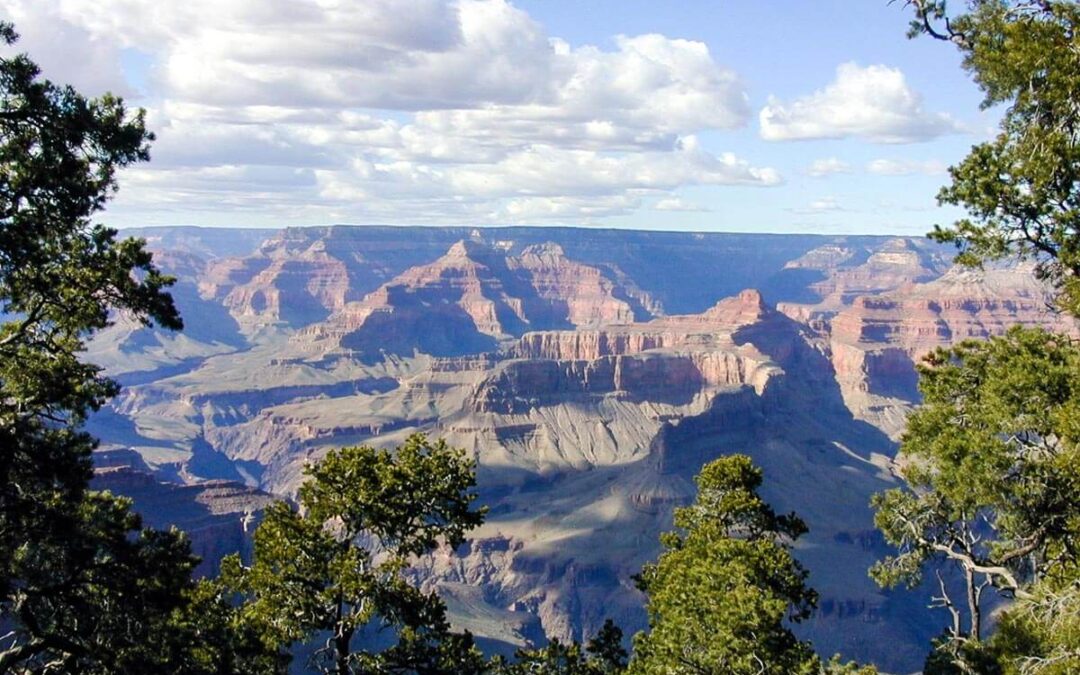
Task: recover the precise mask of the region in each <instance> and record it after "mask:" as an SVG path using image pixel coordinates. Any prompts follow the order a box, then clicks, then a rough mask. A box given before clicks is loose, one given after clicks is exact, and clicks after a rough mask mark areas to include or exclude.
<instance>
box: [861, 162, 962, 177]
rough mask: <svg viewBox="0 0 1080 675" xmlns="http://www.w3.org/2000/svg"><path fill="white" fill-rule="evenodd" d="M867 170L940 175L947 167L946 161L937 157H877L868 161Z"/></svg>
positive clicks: (874, 172) (886, 173) (893, 174)
mask: <svg viewBox="0 0 1080 675" xmlns="http://www.w3.org/2000/svg"><path fill="white" fill-rule="evenodd" d="M866 170H867V171H868V172H870V173H873V174H877V175H879V176H910V175H913V174H923V175H926V176H938V175H941V174H943V173H945V171H946V170H947V167H946V166H945V162H942V161H939V160H936V159H928V160H917V159H875V160H872V161H870V162H868V163H867V165H866Z"/></svg>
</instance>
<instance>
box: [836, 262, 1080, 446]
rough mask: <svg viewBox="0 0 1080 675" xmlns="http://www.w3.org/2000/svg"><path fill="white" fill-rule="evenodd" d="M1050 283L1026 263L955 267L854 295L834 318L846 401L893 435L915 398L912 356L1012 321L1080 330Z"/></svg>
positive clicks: (990, 333) (990, 331)
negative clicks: (1055, 300) (1055, 305)
mask: <svg viewBox="0 0 1080 675" xmlns="http://www.w3.org/2000/svg"><path fill="white" fill-rule="evenodd" d="M1050 302H1051V295H1050V291H1049V289H1048V288H1047V287H1046V286H1045V285H1043V284H1042V283H1040V282H1039V281H1037V280H1036V279H1035V278H1034V275H1033V273H1032V270H1031V269H1030V268H1029V267H1026V266H1015V265H1013V266H1008V267H990V268H988V269H986V270H971V269H965V268H954V269H951V270H950V271H949V272H948V273H946V274H944V275H943V276H941V277H940V278H938V279H935V280H933V281H930V282H928V283H924V284H915V285H911V286H909V287H907V288H905V289H904V290H902V291H896V292H892V293H885V294H881V295H867V296H860V297H858V298H855V299H854V301H853V302H852V303H851V305H850V306H849V307H847V308H846V309H844V310H843V311H841V312H839V313H838V314H837V315H836V316H835V317H833V318H832V319H831V320H830V321H829V331H830V333H831V339H830V350H831V353H832V361H833V366H834V369H835V371H836V376H837V381H838V382H839V384H840V386H841V390H842V391H843V393H844V398H845V401H847V404H848V406H849V407H850V408H851V409H852V410H853V411H854V412H855V414H856V415H857V416H859V417H860V418H862V419H866V420H867V421H870V422H872V423H874V424H876V425H878V426H879V427H880V428H883V429H885V430H886V431H888V432H889V433H890V434H891V435H893V436H898V435H899V433H900V432H901V431H902V429H903V421H904V418H905V414H906V411H907V409H908V408H909V407H910V405H911V404H912V403H915V402H917V400H918V391H917V388H916V382H917V378H916V375H915V366H914V364H915V362H917V361H918V360H919V359H921V358H922V357H923V356H925V355H926V354H927V353H929V352H930V351H932V350H933V349H935V348H937V347H942V346H948V345H952V344H956V343H957V342H960V341H963V340H968V339H985V338H988V337H992V336H995V335H1001V334H1003V333H1004V332H1005V331H1006V330H1008V329H1009V328H1010V327H1012V326H1016V325H1021V326H1032V327H1042V328H1047V329H1050V330H1055V331H1061V332H1067V333H1074V334H1075V333H1076V332H1077V326H1076V323H1075V322H1074V321H1073V320H1071V319H1069V318H1068V317H1066V316H1064V315H1061V314H1058V313H1056V312H1054V311H1052V310H1051V309H1050Z"/></svg>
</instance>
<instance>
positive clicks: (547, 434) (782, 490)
mask: <svg viewBox="0 0 1080 675" xmlns="http://www.w3.org/2000/svg"><path fill="white" fill-rule="evenodd" d="M154 236H155V237H156V239H155V241H156V242H157V244H158V245H159V246H164V247H165V249H166V250H171V249H170V247H172V248H173V249H175V251H174V252H173V253H170V257H169V258H167V260H169V261H170V262H169V264H170V265H172V266H173V267H175V268H176V269H177V270H179V271H181V272H182V282H181V284H182V285H179V286H178V287H177V289H178V292H182V293H181V294H180V295H178V297H180V298H182V299H183V302H184V303H185V304H184V306H183V307H182V309H183V310H184V312H185V315H186V319H187V324H188V326H189V332H188V333H186V334H182V335H181V336H180V337H176V336H170V335H168V334H165V333H160V332H157V331H144V330H143V329H139V328H137V327H129V328H130V329H129V328H124V327H123V326H122V324H121V323H118V324H117V326H114V327H113V328H111V329H109V331H107V332H106V333H104V334H103V335H102V336H101V337H99V339H98V340H97V341H95V342H94V343H93V344H92V345H91V346H90V350H89V352H88V353H89V354H90V355H91V357H93V358H96V359H98V361H99V362H100V363H101V364H102V365H104V366H106V367H107V369H108V372H110V373H113V374H115V375H118V376H119V377H120V378H121V380H122V381H123V382H124V383H125V385H126V386H125V390H124V392H123V393H122V394H121V395H120V396H119V397H118V398H117V399H116V400H115V401H114V402H113V404H112V405H111V406H110V407H109V408H108V409H106V410H104V411H102V413H101V414H99V415H97V416H95V418H94V419H92V420H91V430H92V431H93V432H94V433H95V434H97V435H99V436H101V437H102V438H103V439H104V441H105V443H106V446H104V447H109V448H112V450H111V451H110V453H109V454H106V455H102V456H101V457H100V458H99V460H100V466H101V467H102V468H101V469H100V473H99V475H98V477H97V479H96V480H97V481H98V484H100V485H102V486H111V487H110V489H114V490H116V491H117V492H120V493H123V494H131V495H132V496H133V497H134V498H135V501H136V505H137V507H138V508H140V509H144V510H146V511H147V513H148V519H150V522H151V523H154V524H157V523H162V524H165V523H169V522H175V523H176V524H178V525H181V526H183V527H185V528H188V527H190V528H193V529H194V530H196V531H197V532H201V533H204V534H200V535H199V537H200V539H199V541H200V542H202V543H200V544H199V546H200V547H202V548H200V550H201V551H203V552H204V553H205V554H206V555H207V560H208V561H212V560H214V559H215V556H217V555H219V554H220V553H222V552H223V551H224V550H226V549H229V550H237V549H239V550H242V549H243V546H244V544H243V537H242V536H240V535H239V534H238V533H237V531H236V524H237V523H238V522H239V519H238V518H237V517H236V514H237V510H236V509H241V505H244V504H247V503H248V501H251V500H253V501H254V502H258V500H259V499H264V498H268V497H266V496H265V495H264V494H263V493H260V492H256V490H264V491H266V492H268V493H271V494H275V495H279V496H285V497H287V496H289V495H291V494H292V493H293V492H294V491H295V490H296V488H297V486H298V485H299V482H300V480H301V479H302V471H303V468H304V466H306V465H307V463H309V462H315V461H318V460H319V458H320V457H322V456H323V455H324V454H325V453H326V452H327V451H328V450H329V449H330V448H333V447H340V446H343V445H349V444H358V443H368V444H375V445H379V446H386V447H389V446H393V445H396V444H398V443H400V442H401V441H402V440H404V439H405V438H406V437H407V436H408V435H409V434H411V433H413V432H416V431H423V432H426V433H429V434H432V435H435V436H439V437H443V438H445V439H446V440H447V441H448V442H449V443H450V444H452V445H454V446H458V447H463V448H466V449H467V450H468V451H469V452H471V453H473V454H474V456H475V457H476V458H477V460H478V475H479V489H480V491H481V494H482V499H483V502H484V503H485V504H487V505H488V506H489V507H490V509H491V510H490V513H489V517H488V521H487V523H486V524H485V525H484V526H483V527H482V528H480V529H479V530H478V531H477V532H476V533H474V538H473V539H472V541H471V542H469V543H468V544H466V545H465V547H464V548H463V549H462V550H460V551H458V555H455V556H451V555H449V552H446V551H441V552H438V553H436V554H435V555H433V556H431V557H430V558H428V559H425V560H422V561H420V563H419V564H418V565H417V566H416V568H415V569H414V570H412V572H411V573H412V574H414V575H415V578H416V580H417V581H418V582H419V583H421V584H423V585H424V586H425V587H426V588H433V589H438V590H439V592H440V593H442V594H443V596H444V597H445V598H447V602H448V604H449V606H450V608H451V615H452V617H453V619H454V621H455V622H457V623H458V625H460V626H462V627H467V628H469V629H470V630H472V631H473V632H474V633H476V634H477V635H479V636H481V637H482V638H483V639H485V640H487V642H485V644H486V645H489V646H493V645H495V644H496V643H499V644H503V645H504V646H506V645H511V646H512V645H521V644H525V643H529V642H532V643H535V642H536V641H538V640H541V639H542V638H543V636H544V635H547V636H551V637H559V638H575V639H582V638H586V637H588V636H589V635H590V634H591V633H592V632H594V631H595V630H596V629H597V628H598V627H599V626H600V625H602V623H603V620H604V619H605V618H607V617H608V616H611V617H613V618H615V619H616V620H617V621H618V622H619V623H620V624H621V625H622V626H623V627H624V628H625V629H627V630H629V631H633V630H636V629H638V628H640V627H641V626H642V625H643V621H644V615H643V613H642V608H641V600H642V599H641V597H640V595H638V594H637V592H636V591H635V590H634V589H633V584H632V582H631V580H630V577H631V576H632V575H633V574H635V573H636V572H638V571H639V570H640V567H641V565H642V564H644V563H645V562H647V561H649V560H650V559H652V558H653V557H654V556H655V555H656V553H657V551H658V543H657V537H658V535H659V534H660V533H661V532H663V531H665V530H667V529H669V528H670V527H671V513H672V509H674V508H675V507H677V506H678V505H680V504H683V503H686V502H687V501H688V500H690V499H691V498H692V496H693V490H694V485H693V482H692V478H693V476H694V474H695V473H696V472H697V471H698V470H699V469H700V467H701V466H702V464H704V463H705V462H707V461H709V460H710V459H712V458H714V457H716V456H719V455H721V454H725V453H731V452H745V453H748V454H750V455H751V456H752V457H753V458H754V460H755V461H756V462H758V463H759V464H760V465H761V466H762V467H763V468H764V471H765V477H766V494H767V496H768V497H769V499H770V500H771V501H773V502H774V504H775V505H776V507H777V508H778V509H780V510H796V511H798V512H799V513H800V515H802V516H803V517H804V518H805V519H806V520H807V522H808V523H809V524H810V527H811V532H810V534H809V535H808V536H807V538H806V539H805V541H804V543H802V544H801V545H800V548H799V550H798V554H799V556H800V557H801V558H802V559H803V560H804V562H805V563H806V564H807V566H808V567H809V569H810V570H811V573H812V576H811V579H810V581H811V584H812V585H813V586H815V587H816V588H818V589H819V590H820V591H821V593H822V603H821V607H822V609H821V611H820V612H819V613H818V614H817V615H816V616H815V618H814V619H813V620H811V621H810V622H808V623H806V624H804V625H803V626H801V627H800V631H802V633H803V634H805V635H807V636H810V637H812V638H813V639H814V641H815V643H816V644H817V645H818V646H819V648H820V649H822V650H823V651H824V652H826V653H831V652H832V651H841V652H843V653H844V654H845V655H846V656H848V657H852V658H863V659H872V660H875V661H877V662H878V663H879V664H881V665H882V666H884V667H885V668H886V669H889V670H894V671H898V672H899V671H910V670H913V669H915V668H917V667H918V665H919V664H920V663H921V659H922V653H921V649H922V648H923V647H922V646H923V645H925V644H926V643H927V640H928V639H929V638H930V637H932V636H933V635H936V634H937V633H938V631H939V630H940V627H941V620H942V617H940V616H937V615H935V614H933V613H931V612H929V611H928V610H926V608H925V607H924V606H923V605H924V604H925V603H923V602H922V598H921V597H917V596H916V595H915V594H902V593H890V594H886V593H883V592H882V591H880V590H879V589H877V588H876V587H875V586H874V585H873V584H872V583H871V582H870V580H869V579H868V578H867V576H866V568H867V567H868V566H869V565H870V564H871V563H872V562H873V560H874V559H876V558H877V557H879V556H881V555H883V554H885V553H886V552H887V548H886V547H884V546H883V543H882V541H881V540H880V538H879V537H877V536H876V535H875V530H874V528H873V522H872V518H871V514H870V512H869V508H868V506H867V503H868V500H869V498H870V495H871V494H873V493H874V492H876V491H878V490H881V489H884V488H887V487H889V486H892V485H895V479H894V477H893V476H892V474H891V470H890V467H891V461H892V457H893V454H894V453H895V450H896V444H895V442H894V439H895V438H896V435H897V433H898V432H899V430H901V429H902V428H903V422H904V417H905V415H906V413H907V411H908V410H909V409H910V407H911V406H912V405H913V404H914V403H915V402H916V400H917V392H916V389H915V385H916V378H915V371H914V366H913V363H914V360H915V359H917V358H919V357H920V356H921V355H922V354H924V353H925V352H926V351H927V350H929V349H932V348H934V347H935V346H939V345H945V344H951V343H953V342H955V341H956V340H959V339H964V338H968V337H985V336H988V335H993V334H997V333H1000V332H1002V331H1003V330H1005V329H1006V328H1007V326H1009V325H1012V324H1014V323H1023V324H1027V325H1045V326H1050V327H1055V328H1071V326H1069V325H1067V322H1065V321H1064V320H1062V319H1061V318H1060V317H1058V316H1055V315H1053V314H1052V313H1050V312H1048V311H1047V310H1046V307H1045V298H1046V294H1045V289H1044V288H1043V287H1041V286H1040V285H1038V284H1037V283H1034V282H1032V281H1031V280H1030V275H1029V274H1028V271H1027V270H1016V269H1014V268H1009V267H1002V268H1000V269H997V268H995V269H991V270H988V271H987V272H985V273H979V274H977V273H973V272H970V271H961V270H952V271H947V270H948V257H949V253H948V252H947V251H945V250H943V249H941V248H939V247H937V246H935V245H933V244H930V243H928V242H925V241H922V240H916V239H902V238H881V237H877V238H875V237H796V236H786V235H785V236H769V235H724V234H716V235H707V234H686V233H662V232H616V231H607V230H573V229H567V228H495V229H490V230H483V231H480V230H476V231H470V230H466V229H462V228H447V229H440V228H416V229H410V230H404V229H400V228H378V227H371V228H367V227H364V228H346V227H331V228H305V229H289V230H285V231H282V232H280V233H275V234H273V236H271V237H269V238H268V239H267V240H266V241H265V242H264V243H263V244H261V245H259V246H256V244H255V243H254V242H251V243H250V246H249V247H248V249H249V250H246V251H245V250H243V247H241V246H240V245H239V244H236V243H235V242H233V243H232V244H230V243H229V240H228V238H227V237H225V236H224V235H222V234H221V233H218V232H214V233H208V234H206V235H205V237H206V239H205V241H202V240H200V238H199V237H200V234H199V232H198V231H192V230H187V229H183V230H177V231H175V232H173V231H171V230H168V231H164V232H162V233H160V234H155V235H154ZM237 236H238V237H240V235H237ZM245 241H250V240H246V239H245ZM200 242H201V243H200ZM215 249H217V250H218V251H219V252H217V253H215ZM755 288H759V289H761V290H760V292H759V291H757V290H751V289H755ZM207 326H212V327H213V331H211V330H209V328H207ZM110 331H111V332H110ZM151 473H152V474H153V476H152V477H151ZM221 479H231V480H232V481H233V482H229V483H222V482H220V481H221ZM163 481H164V482H163ZM245 484H246V486H247V487H245V486H244V485H245ZM125 491H126V492H125ZM155 500H157V501H155ZM200 500H201V501H200ZM207 500H209V502H208V501H207ZM211 503H212V504H229V503H235V504H236V506H235V508H234V507H227V508H226V507H221V508H219V507H218V506H209V505H208V504H211ZM228 508H233V510H231V511H230V510H228ZM242 508H243V509H247V508H248V506H243V507H242ZM215 509H217V510H216V511H215ZM245 512H246V511H245ZM170 514H171V515H170ZM218 540H220V541H223V542H225V544H223V545H222V547H220V548H215V546H216V544H213V542H215V541H218ZM208 564H210V563H209V562H208Z"/></svg>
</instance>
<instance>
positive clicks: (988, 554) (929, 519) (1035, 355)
mask: <svg viewBox="0 0 1080 675" xmlns="http://www.w3.org/2000/svg"><path fill="white" fill-rule="evenodd" d="M919 371H920V375H921V381H920V390H921V391H922V394H923V405H922V406H921V407H920V408H919V409H918V410H916V411H915V413H913V414H912V416H911V417H910V418H909V420H908V428H907V431H906V432H905V434H904V437H903V441H902V444H901V448H900V451H901V455H902V456H903V457H904V461H905V467H904V469H903V470H902V475H903V477H904V479H905V480H906V482H907V487H906V488H905V489H896V490H891V491H888V492H885V493H882V494H880V495H878V496H876V497H875V499H874V506H875V508H876V509H877V516H876V522H877V525H878V527H879V528H881V530H882V532H883V533H884V534H885V538H886V539H887V540H888V541H889V542H890V543H892V544H894V545H896V546H897V547H898V549H899V550H898V553H897V554H896V555H894V556H890V557H887V558H886V559H884V560H882V561H881V562H880V563H878V564H877V565H876V566H875V567H874V568H873V570H872V575H873V576H874V578H875V579H877V580H878V581H879V582H880V583H881V584H883V585H885V586H893V585H896V584H900V583H907V584H909V585H914V584H915V583H918V582H919V581H920V580H921V579H922V578H923V575H924V574H925V572H926V570H927V569H933V570H935V574H936V575H937V579H938V583H937V586H938V588H939V594H938V595H937V597H936V598H935V604H936V605H938V606H940V607H942V608H944V609H945V610H947V611H948V612H949V614H950V616H951V619H952V621H951V625H950V628H949V631H948V634H947V635H946V637H945V639H944V640H943V642H942V644H941V648H942V649H943V650H945V651H946V652H947V655H948V659H947V660H948V661H949V662H953V663H968V662H974V661H977V660H978V659H979V658H982V657H978V656H976V653H977V652H978V651H979V650H982V649H983V646H982V645H981V641H982V640H983V639H984V637H985V636H986V625H985V624H986V622H985V620H984V615H985V613H986V612H987V611H988V607H990V606H991V605H988V602H987V598H985V597H984V594H986V593H988V592H989V593H994V594H999V595H1002V596H1004V597H1005V598H1007V599H1011V598H1019V599H1021V600H1025V601H1026V600H1032V601H1034V600H1035V599H1036V597H1037V596H1038V595H1039V594H1040V593H1042V594H1043V595H1045V589H1043V590H1041V591H1035V590H1033V589H1032V584H1033V583H1035V582H1036V581H1037V580H1046V583H1054V582H1052V581H1051V580H1053V579H1057V580H1059V582H1060V581H1061V580H1063V579H1064V578H1067V577H1069V576H1070V575H1071V572H1070V570H1075V566H1076V562H1077V555H1078V553H1080V538H1078V537H1080V502H1078V501H1077V499H1076V495H1077V494H1078V492H1077V489H1078V488H1080V451H1078V449H1077V439H1078V438H1080V436H1078V434H1080V426H1078V425H1080V414H1078V413H1080V378H1078V377H1077V375H1078V374H1080V346H1078V345H1077V344H1076V343H1074V342H1073V341H1072V340H1071V339H1069V338H1067V337H1064V336H1060V335H1054V334H1052V333H1047V332H1045V331H1041V330H1034V329H1023V328H1014V329H1012V330H1010V331H1009V332H1008V333H1007V334H1006V335H1004V336H1002V337H998V338H992V339H990V340H987V341H971V342H965V343H962V344H960V345H957V346H955V347H952V348H949V349H940V350H938V351H937V352H935V353H934V354H932V355H931V356H930V357H929V358H928V359H927V360H926V363H925V364H924V365H922V366H920V368H919ZM943 569H944V570H945V572H946V573H945V574H944V575H943V574H942V573H941V570H943ZM953 569H955V570H956V571H957V572H958V573H959V575H960V577H961V579H962V584H961V587H962V591H961V592H960V593H955V592H953V589H952V588H951V584H950V578H951V573H950V571H951V570H953ZM1063 575H1064V576H1063ZM1020 611H1021V613H1018V614H1017V615H1016V617H1017V619H1016V621H1019V617H1020V616H1021V614H1022V612H1023V611H1026V610H1020Z"/></svg>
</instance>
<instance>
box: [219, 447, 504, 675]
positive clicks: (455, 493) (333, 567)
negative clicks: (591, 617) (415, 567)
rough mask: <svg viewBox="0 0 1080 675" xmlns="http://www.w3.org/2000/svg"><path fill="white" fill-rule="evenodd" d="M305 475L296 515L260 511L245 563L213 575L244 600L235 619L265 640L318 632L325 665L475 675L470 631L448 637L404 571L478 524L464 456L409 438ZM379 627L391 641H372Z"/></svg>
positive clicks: (440, 615)
mask: <svg viewBox="0 0 1080 675" xmlns="http://www.w3.org/2000/svg"><path fill="white" fill-rule="evenodd" d="M305 474H306V475H307V476H308V480H307V481H306V482H305V483H304V484H303V485H302V486H301V488H300V492H299V503H300V510H299V511H296V510H294V509H292V508H291V507H290V506H289V505H288V504H285V503H283V502H282V503H277V504H275V505H273V506H271V507H270V508H269V509H268V510H267V512H266V515H265V518H264V520H263V522H262V524H261V525H260V526H259V528H258V530H257V531H256V533H255V548H254V558H253V561H252V563H251V565H250V566H249V567H245V566H243V564H242V563H241V561H240V559H239V557H237V556H233V557H230V558H227V559H226V560H225V562H224V563H223V576H224V577H225V578H226V579H227V580H228V581H229V582H230V583H231V584H233V586H234V587H235V588H236V589H237V590H238V591H240V592H241V593H244V594H246V595H247V596H248V597H249V601H248V602H247V604H245V605H244V606H243V608H242V609H241V612H242V616H243V619H244V621H245V623H246V624H247V625H249V626H250V627H252V629H253V630H255V631H256V632H257V633H258V634H259V635H261V636H262V639H263V641H264V642H265V644H267V645H270V646H273V647H286V646H288V645H290V644H292V643H296V642H303V641H306V640H308V639H310V638H312V637H314V636H315V635H316V634H318V633H322V634H324V635H326V636H327V637H326V644H325V646H324V647H323V648H322V649H321V650H320V651H319V652H318V653H317V663H316V665H317V666H318V667H320V668H321V669H322V670H323V672H332V673H338V674H339V675H345V674H346V673H362V672H363V673H367V672H385V673H414V672H415V673H468V672H479V671H482V670H483V668H484V667H485V665H484V662H483V659H482V658H481V656H480V654H479V652H478V651H477V650H476V649H475V647H473V645H472V639H471V637H470V636H468V634H465V635H455V634H454V633H452V632H451V630H450V626H449V624H448V622H447V620H446V608H445V606H444V604H443V603H442V601H441V600H440V599H439V598H438V596H436V595H435V594H434V593H423V592H421V591H420V590H419V589H417V588H416V587H414V586H412V585H411V584H410V583H409V582H408V581H407V579H406V578H405V576H404V575H403V572H404V570H405V569H406V567H407V566H408V565H409V563H410V561H411V560H412V559H413V557H415V556H418V555H421V554H424V553H428V552H430V551H431V550H433V549H434V548H435V547H437V546H438V545H439V544H440V543H441V542H445V543H446V544H448V545H450V546H457V545H458V544H460V543H461V542H462V541H463V540H464V536H465V533H466V532H467V531H469V530H470V529H472V528H473V527H476V526H477V525H479V524H480V523H482V522H483V514H484V509H474V508H473V502H474V501H475V500H476V494H475V493H474V492H472V491H471V490H472V488H473V487H474V486H475V484H476V477H475V474H474V463H473V461H472V460H471V459H469V458H467V457H466V456H465V453H464V451H462V450H456V449H452V448H449V447H447V445H446V443H445V442H444V441H441V440H440V441H438V442H435V443H432V442H430V441H428V439H427V438H425V437H424V436H423V435H419V434H417V435H414V436H411V437H410V438H409V439H408V440H407V441H406V442H405V444H404V445H402V446H401V447H399V448H397V449H396V450H395V451H388V450H376V449H374V448H371V447H366V446H361V447H352V448H344V449H341V450H336V451H333V452H331V453H329V454H328V455H327V456H326V458H325V459H324V460H323V461H321V462H320V463H319V464H317V465H315V466H311V467H308V468H307V469H306V470H305ZM387 629H389V630H390V631H392V635H393V639H394V643H393V644H392V645H390V646H388V647H386V648H385V649H381V650H380V649H377V648H374V647H370V646H369V645H370V644H371V641H373V640H376V639H377V638H379V637H380V636H381V635H383V634H384V631H386V630H387ZM361 638H362V639H363V640H366V641H367V642H365V644H364V645H358V642H360V641H361Z"/></svg>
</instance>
